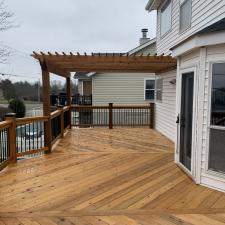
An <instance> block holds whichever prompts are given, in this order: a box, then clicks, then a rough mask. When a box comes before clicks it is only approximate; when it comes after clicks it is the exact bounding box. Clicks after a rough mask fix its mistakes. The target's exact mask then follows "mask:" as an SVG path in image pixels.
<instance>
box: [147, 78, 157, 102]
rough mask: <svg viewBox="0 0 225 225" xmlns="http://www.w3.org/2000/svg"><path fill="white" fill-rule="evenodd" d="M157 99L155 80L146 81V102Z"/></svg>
mask: <svg viewBox="0 0 225 225" xmlns="http://www.w3.org/2000/svg"><path fill="white" fill-rule="evenodd" d="M154 99H155V80H145V100H150V101H151V100H154Z"/></svg>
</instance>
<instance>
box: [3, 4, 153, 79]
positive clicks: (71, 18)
mask: <svg viewBox="0 0 225 225" xmlns="http://www.w3.org/2000/svg"><path fill="white" fill-rule="evenodd" d="M5 4H6V5H7V8H8V10H9V11H10V12H13V13H14V19H15V21H16V24H19V26H18V28H13V29H11V30H9V31H7V32H4V33H1V34H0V42H1V44H4V45H7V46H9V47H11V48H12V49H15V50H13V51H12V56H11V57H10V58H9V63H8V64H6V65H1V64H0V73H1V72H5V73H12V74H18V75H25V76H29V77H30V79H29V80H36V79H38V78H40V67H39V65H38V64H37V63H36V62H35V61H34V60H33V59H32V58H31V57H30V56H29V54H31V53H32V51H46V52H47V51H52V52H55V51H58V52H62V51H65V52H70V51H73V52H77V51H79V52H82V53H83V52H85V51H86V52H88V53H90V52H127V51H129V50H130V49H133V48H135V47H136V46H137V45H138V40H139V38H140V37H141V29H142V28H148V29H149V36H150V38H153V37H155V26H156V16H155V13H150V14H149V13H148V12H147V11H145V6H146V4H147V0H63V1H62V0H19V1H17V0H5ZM33 77H37V78H36V79H34V78H33ZM11 79H12V80H15V79H16V78H13V77H11ZM17 79H19V80H20V79H22V80H24V79H25V78H22V77H21V78H17Z"/></svg>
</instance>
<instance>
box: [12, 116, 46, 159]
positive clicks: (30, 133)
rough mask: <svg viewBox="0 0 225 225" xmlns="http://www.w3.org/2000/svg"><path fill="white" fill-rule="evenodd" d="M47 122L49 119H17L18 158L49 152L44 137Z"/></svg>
mask: <svg viewBox="0 0 225 225" xmlns="http://www.w3.org/2000/svg"><path fill="white" fill-rule="evenodd" d="M47 121H48V117H30V118H23V119H16V157H23V156H28V155H32V156H34V155H35V154H38V153H40V152H45V151H48V147H47V146H45V136H44V125H45V123H46V122H47Z"/></svg>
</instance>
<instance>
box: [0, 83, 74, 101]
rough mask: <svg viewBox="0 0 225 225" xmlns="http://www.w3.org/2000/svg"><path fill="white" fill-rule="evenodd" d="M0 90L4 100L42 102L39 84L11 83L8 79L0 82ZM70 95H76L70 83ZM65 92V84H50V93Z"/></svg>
mask: <svg viewBox="0 0 225 225" xmlns="http://www.w3.org/2000/svg"><path fill="white" fill-rule="evenodd" d="M0 89H1V90H2V94H3V97H4V99H5V100H7V101H10V100H11V99H15V98H20V99H23V100H25V101H42V85H41V84H40V82H38V81H37V82H34V83H30V82H27V81H18V82H15V83H13V82H12V81H11V80H9V79H5V80H1V81H0ZM71 90H72V95H73V94H76V93H77V91H78V87H77V85H76V84H74V83H73V82H71ZM62 92H66V84H65V83H62V82H60V81H52V82H51V93H52V94H56V95H58V94H60V93H62Z"/></svg>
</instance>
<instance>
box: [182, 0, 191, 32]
mask: <svg viewBox="0 0 225 225" xmlns="http://www.w3.org/2000/svg"><path fill="white" fill-rule="evenodd" d="M187 1H191V9H190V10H191V13H190V24H189V25H188V26H187V27H185V28H183V29H181V7H182V6H183V5H184V4H185V3H186V2H187ZM179 10H180V12H179V14H180V15H179V31H180V33H184V32H185V31H187V30H188V29H189V28H190V27H191V18H192V0H183V1H182V2H181V4H180V9H179Z"/></svg>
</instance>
